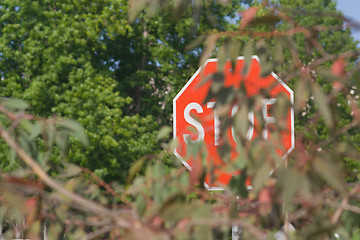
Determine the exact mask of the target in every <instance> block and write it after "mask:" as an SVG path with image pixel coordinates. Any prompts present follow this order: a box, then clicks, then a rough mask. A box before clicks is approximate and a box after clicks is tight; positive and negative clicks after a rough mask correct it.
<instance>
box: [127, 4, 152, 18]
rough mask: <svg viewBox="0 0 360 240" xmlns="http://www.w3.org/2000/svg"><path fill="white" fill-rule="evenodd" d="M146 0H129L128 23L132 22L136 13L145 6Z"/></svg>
mask: <svg viewBox="0 0 360 240" xmlns="http://www.w3.org/2000/svg"><path fill="white" fill-rule="evenodd" d="M148 2H149V1H148V0H130V1H129V14H128V21H129V23H134V22H135V20H136V18H137V16H138V14H139V13H140V12H141V11H142V10H143V9H144V8H145V6H146V4H147V3H148Z"/></svg>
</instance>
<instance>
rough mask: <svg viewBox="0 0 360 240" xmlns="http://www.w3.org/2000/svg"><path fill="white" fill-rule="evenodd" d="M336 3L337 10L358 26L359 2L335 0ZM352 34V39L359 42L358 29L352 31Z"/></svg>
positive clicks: (359, 15) (359, 20)
mask: <svg viewBox="0 0 360 240" xmlns="http://www.w3.org/2000/svg"><path fill="white" fill-rule="evenodd" d="M337 2H338V4H337V9H339V10H341V11H342V12H343V13H344V15H345V16H347V17H350V18H351V19H353V20H355V21H357V22H358V23H359V24H360V0H337ZM352 33H353V36H354V38H355V39H356V40H358V41H360V29H357V30H356V31H355V29H352Z"/></svg>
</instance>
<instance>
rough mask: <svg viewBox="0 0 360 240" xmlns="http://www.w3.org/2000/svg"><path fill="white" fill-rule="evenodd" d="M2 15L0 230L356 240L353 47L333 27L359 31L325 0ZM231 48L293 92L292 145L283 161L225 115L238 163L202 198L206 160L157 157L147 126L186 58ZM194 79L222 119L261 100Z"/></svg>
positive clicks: (69, 8)
mask: <svg viewBox="0 0 360 240" xmlns="http://www.w3.org/2000/svg"><path fill="white" fill-rule="evenodd" d="M0 12H1V16H0V18H1V21H0V29H1V35H0V39H1V41H0V53H1V54H0V75H1V82H0V94H1V95H2V97H3V98H2V99H1V101H0V136H1V139H2V142H1V145H0V149H1V152H0V166H1V169H2V170H1V172H0V183H1V184H0V237H1V238H3V239H10V238H30V239H45V238H46V239H230V238H231V227H232V226H234V225H236V226H239V227H240V228H241V229H242V234H241V235H242V236H241V237H242V239H264V238H267V239H279V238H280V236H282V237H283V239H359V237H360V232H359V231H360V230H359V226H360V218H359V216H360V202H359V199H360V185H359V177H360V176H359V172H358V170H359V166H360V164H359V159H360V155H359V147H360V146H359V143H360V142H359V141H360V135H359V126H360V111H359V97H358V95H359V94H358V91H359V86H358V85H359V82H360V79H359V76H360V75H359V69H360V68H359V55H360V50H359V49H358V48H357V46H356V44H357V43H356V42H355V41H354V40H353V39H352V37H351V35H350V33H351V32H350V29H349V28H346V27H344V24H348V25H349V26H354V27H359V24H358V23H354V22H351V21H350V20H349V19H347V18H344V17H343V16H342V14H341V13H339V12H337V10H336V4H335V2H334V1H331V0H326V1H323V0H322V1H321V0H314V1H300V0H286V1H285V0H279V1H262V2H259V1H251V0H250V1H226V0H218V1H207V0H203V1H201V0H195V1H187V0H174V1H162V0H131V1H130V2H129V3H128V2H127V1H121V0H117V1H101V2H100V1H93V2H91V3H89V2H88V1H81V0H72V1H67V0H61V1H42V2H36V1H29V0H23V1H14V0H12V1H7V0H5V1H3V2H2V4H1V6H0ZM240 13H241V14H240ZM128 21H129V22H128ZM239 55H243V56H244V57H245V62H246V63H245V66H244V67H243V69H242V71H241V74H242V75H243V76H246V74H247V72H248V70H249V66H248V64H249V62H250V61H249V60H250V59H251V56H252V55H257V56H259V58H260V60H261V66H262V72H261V74H262V76H267V75H269V74H270V73H271V71H274V72H276V73H277V74H278V75H279V76H280V77H281V79H282V80H283V81H284V82H285V83H286V84H287V85H289V86H290V87H291V88H292V89H293V90H294V92H295V102H294V105H293V107H294V112H295V128H296V148H295V150H294V151H293V152H292V153H291V154H290V155H289V156H288V158H286V159H281V157H279V156H278V155H277V154H276V153H274V152H275V151H274V149H276V148H277V147H278V146H277V144H278V142H277V141H265V140H263V139H262V138H261V136H258V137H257V138H256V139H253V140H252V141H251V142H249V141H247V140H246V138H245V137H244V136H241V134H242V135H244V132H245V131H244V129H246V126H248V125H247V124H248V123H242V122H238V121H235V120H237V119H238V116H237V115H236V114H235V116H234V118H233V119H228V121H226V119H225V114H223V115H221V116H220V117H221V122H222V123H223V124H222V125H221V127H222V128H223V129H226V128H229V127H230V124H231V123H232V122H234V121H235V128H236V129H235V130H236V131H237V132H238V133H239V135H240V137H242V138H241V141H239V144H238V147H239V148H241V150H242V152H243V155H242V157H241V158H238V159H235V161H234V162H230V163H228V164H229V166H230V167H229V169H231V167H233V166H234V165H235V166H236V167H237V168H238V169H241V170H242V172H241V174H240V175H239V176H235V177H234V178H233V179H232V181H231V183H230V185H229V186H228V187H224V188H225V189H224V191H218V192H216V191H207V190H206V189H205V188H204V187H203V186H202V184H198V185H196V183H202V180H203V179H202V178H203V176H204V174H202V173H203V172H204V171H207V169H206V168H205V167H203V166H199V167H198V169H193V170H194V171H193V172H196V171H195V170H197V172H199V173H200V174H194V173H193V172H192V174H190V176H189V174H188V173H187V171H186V169H185V167H176V168H172V167H170V166H169V165H170V164H169V163H168V162H169V161H170V159H169V155H168V153H167V152H173V150H174V148H175V146H176V140H173V141H169V140H168V138H169V128H163V129H162V130H160V131H158V126H159V125H160V124H164V123H169V122H170V119H168V117H167V116H168V115H169V112H170V111H171V106H170V105H171V104H169V102H171V101H170V100H171V99H172V97H173V96H174V94H175V93H177V92H178V91H179V89H181V87H182V86H183V85H184V84H185V83H186V81H187V79H188V78H189V76H191V74H192V73H193V72H195V70H196V66H198V65H199V63H200V65H202V64H203V63H204V62H205V60H206V59H207V58H209V57H213V56H216V57H217V58H218V63H219V65H221V64H225V62H226V61H227V60H229V59H230V60H233V59H235V57H237V56H239ZM221 74H222V69H221V68H219V72H218V74H217V75H216V76H220V75H221ZM207 80H208V81H215V80H216V83H217V84H212V88H211V91H210V93H211V94H213V95H209V99H212V98H214V97H217V99H218V101H219V102H221V103H222V104H217V105H216V106H215V107H216V108H217V110H219V112H226V111H225V110H224V111H221V110H222V109H228V107H229V104H230V105H231V104H234V102H235V103H240V109H242V108H243V109H247V110H251V109H259V108H261V106H260V105H261V101H260V99H261V97H264V96H266V95H267V93H266V91H264V92H261V93H260V94H259V96H256V97H254V98H253V99H247V98H246V93H245V92H244V91H243V90H244V89H242V88H239V89H232V91H233V92H234V94H233V95H231V97H232V99H231V101H228V97H229V96H228V95H224V94H219V95H216V94H217V93H221V92H223V90H224V85H223V84H222V83H223V82H221V81H223V78H219V77H217V78H216V79H215V77H214V76H213V79H212V78H208V79H207ZM219 83H220V84H219ZM20 98H21V99H24V100H25V101H23V100H19V99H20ZM225 98H226V99H225ZM241 100H243V101H241ZM286 104H288V103H287V102H286V101H285V100H284V101H280V100H279V101H278V102H277V105H276V107H275V109H274V112H273V114H274V116H275V117H278V119H281V116H284V112H283V110H282V109H283V106H286ZM29 112H31V113H33V114H29ZM239 112H240V113H239V114H244V113H241V111H239ZM245 116H246V115H245ZM69 118H72V119H75V120H76V121H75V120H68V119H69ZM245 119H246V118H245ZM259 119H260V118H259ZM277 124H278V129H281V121H278V122H277ZM82 126H84V128H83V127H82ZM262 128H264V124H260V129H258V131H261V130H262ZM223 132H225V131H223ZM273 134H274V135H276V134H277V133H276V132H275V131H274V132H273ZM225 144H226V143H225ZM225 144H224V145H225ZM158 145H161V147H162V148H164V149H165V150H167V151H163V152H160V150H159V148H158ZM201 147H202V145H201V144H197V145H195V146H193V147H192V148H191V149H193V150H191V151H190V154H197V153H199V151H202V150H201ZM225 147H226V145H225ZM223 149H225V148H223ZM159 152H160V153H159ZM225 153H226V152H225ZM220 154H221V153H220ZM144 155H145V157H143V158H140V159H139V157H141V156H144ZM135 159H139V160H137V161H135ZM74 163H75V164H74ZM164 163H166V164H164ZM84 166H85V167H88V168H90V169H91V170H89V169H88V168H85V167H84ZM130 166H131V167H130ZM271 169H273V170H274V171H273V173H272V174H269V172H270V170H271ZM247 177H250V178H251V179H252V184H253V189H252V190H250V191H248V190H246V189H247V188H246V185H245V182H246V181H245V179H246V178H247ZM102 178H103V179H105V180H106V181H105V182H104V181H103V180H102ZM194 178H195V179H194ZM114 179H117V180H118V182H112V183H109V182H110V181H109V180H114ZM126 179H127V181H126ZM125 182H126V185H124V183H125ZM239 195H240V197H239ZM290 226H294V227H295V231H290Z"/></svg>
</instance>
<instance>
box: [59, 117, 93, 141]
mask: <svg viewBox="0 0 360 240" xmlns="http://www.w3.org/2000/svg"><path fill="white" fill-rule="evenodd" d="M56 125H57V126H58V127H62V128H65V129H68V130H70V131H71V132H70V133H71V135H73V136H74V137H76V138H77V139H78V140H79V141H80V142H81V143H82V144H84V145H85V146H86V145H88V144H89V141H88V138H87V135H86V133H85V130H84V128H83V127H82V126H81V125H80V124H79V123H78V122H76V121H74V120H60V121H57V122H56Z"/></svg>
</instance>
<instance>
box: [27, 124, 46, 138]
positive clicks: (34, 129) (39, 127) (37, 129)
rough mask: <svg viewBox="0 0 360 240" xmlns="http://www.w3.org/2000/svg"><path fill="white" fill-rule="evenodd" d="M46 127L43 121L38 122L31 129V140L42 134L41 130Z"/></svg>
mask: <svg viewBox="0 0 360 240" xmlns="http://www.w3.org/2000/svg"><path fill="white" fill-rule="evenodd" d="M43 129H44V124H43V123H42V122H36V123H35V124H34V125H33V127H32V129H31V130H30V136H29V138H30V139H31V140H34V139H35V138H36V137H37V136H39V135H40V134H41V132H42V131H43Z"/></svg>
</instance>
